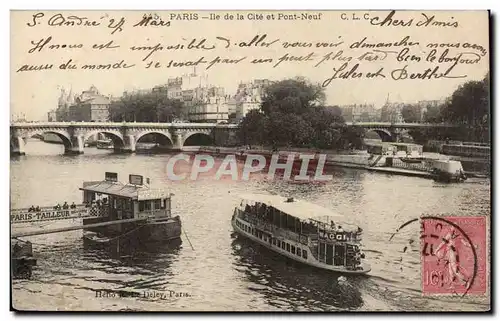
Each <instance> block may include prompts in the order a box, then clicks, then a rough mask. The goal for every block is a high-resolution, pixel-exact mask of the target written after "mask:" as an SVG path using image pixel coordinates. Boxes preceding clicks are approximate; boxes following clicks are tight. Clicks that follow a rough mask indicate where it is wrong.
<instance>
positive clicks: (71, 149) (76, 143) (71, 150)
mask: <svg viewBox="0 0 500 321" xmlns="http://www.w3.org/2000/svg"><path fill="white" fill-rule="evenodd" d="M83 140H84V139H83V136H80V135H79V136H73V137H72V138H71V146H66V145H65V146H64V154H66V155H80V154H83Z"/></svg>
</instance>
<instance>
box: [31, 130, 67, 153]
mask: <svg viewBox="0 0 500 321" xmlns="http://www.w3.org/2000/svg"><path fill="white" fill-rule="evenodd" d="M44 134H53V135H56V136H57V137H59V138H60V139H61V141H62V144H63V145H64V150H65V151H68V150H70V149H71V147H73V143H72V142H71V137H70V136H69V133H67V132H65V131H59V130H51V129H40V130H34V131H29V132H27V133H26V134H25V135H24V137H23V140H24V143H25V144H26V143H28V139H29V138H31V137H34V136H43V135H44Z"/></svg>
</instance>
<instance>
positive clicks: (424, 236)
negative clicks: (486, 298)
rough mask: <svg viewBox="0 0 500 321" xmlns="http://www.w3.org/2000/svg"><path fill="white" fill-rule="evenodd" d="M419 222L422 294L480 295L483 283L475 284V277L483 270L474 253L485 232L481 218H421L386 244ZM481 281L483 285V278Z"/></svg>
mask: <svg viewBox="0 0 500 321" xmlns="http://www.w3.org/2000/svg"><path fill="white" fill-rule="evenodd" d="M419 221H420V260H421V278H422V279H421V289H422V292H423V293H424V294H455V295H462V296H465V295H466V294H467V293H469V292H470V291H473V292H475V293H478V292H481V291H482V288H483V286H482V285H483V283H484V282H479V283H478V284H476V283H477V277H478V272H479V271H481V272H482V273H484V270H485V269H483V268H481V269H479V262H481V263H484V262H483V261H484V260H482V259H481V257H479V256H478V251H477V249H478V246H481V247H483V244H482V242H481V241H482V240H483V239H484V240H485V235H483V234H482V231H483V230H484V229H481V228H480V227H481V226H483V227H484V221H485V220H484V217H437V216H423V217H420V218H415V219H412V220H409V221H407V222H405V223H404V224H402V225H401V226H400V227H399V228H398V229H397V230H396V232H395V233H394V234H393V235H392V236H391V237H390V239H389V240H392V238H393V237H394V236H395V235H396V234H397V233H398V232H400V231H401V230H402V229H405V228H408V227H409V226H414V225H415V224H416V223H418V222H419ZM477 227H479V228H477ZM410 242H412V241H411V240H410ZM476 242H477V243H481V244H476ZM484 247H485V245H484ZM405 250H406V247H405ZM481 265H483V264H481ZM480 279H482V280H481V281H484V276H483V277H482V278H480Z"/></svg>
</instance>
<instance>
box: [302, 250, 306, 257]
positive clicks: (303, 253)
mask: <svg viewBox="0 0 500 321" xmlns="http://www.w3.org/2000/svg"><path fill="white" fill-rule="evenodd" d="M302 257H303V258H304V259H307V251H306V250H302Z"/></svg>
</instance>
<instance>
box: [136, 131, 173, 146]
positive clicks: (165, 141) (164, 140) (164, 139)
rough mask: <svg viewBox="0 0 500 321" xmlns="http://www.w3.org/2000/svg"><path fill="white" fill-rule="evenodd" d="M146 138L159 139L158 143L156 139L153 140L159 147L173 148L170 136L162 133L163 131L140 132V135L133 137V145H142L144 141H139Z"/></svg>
mask: <svg viewBox="0 0 500 321" xmlns="http://www.w3.org/2000/svg"><path fill="white" fill-rule="evenodd" d="M147 136H151V137H156V138H158V137H160V139H159V140H160V141H158V139H155V142H156V143H159V144H160V146H169V147H171V146H173V144H174V142H173V139H172V136H171V135H170V133H166V132H163V131H155V130H153V131H146V132H142V133H139V134H138V135H136V137H135V143H136V144H137V143H143V142H144V141H142V142H141V139H143V140H144V139H145V138H146V137H147Z"/></svg>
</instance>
